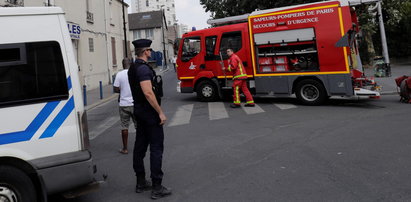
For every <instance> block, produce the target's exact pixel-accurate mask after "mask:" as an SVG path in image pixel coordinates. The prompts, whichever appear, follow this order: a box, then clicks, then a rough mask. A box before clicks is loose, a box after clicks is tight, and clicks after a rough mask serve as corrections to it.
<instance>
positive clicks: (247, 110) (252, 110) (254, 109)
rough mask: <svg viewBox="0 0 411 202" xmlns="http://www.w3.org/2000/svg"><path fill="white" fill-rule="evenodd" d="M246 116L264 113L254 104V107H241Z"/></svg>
mask: <svg viewBox="0 0 411 202" xmlns="http://www.w3.org/2000/svg"><path fill="white" fill-rule="evenodd" d="M242 108H243V110H244V111H245V113H246V114H248V115H251V114H259V113H263V112H265V111H264V110H263V109H262V108H261V107H260V106H259V105H257V104H255V105H254V107H244V106H243V107H242Z"/></svg>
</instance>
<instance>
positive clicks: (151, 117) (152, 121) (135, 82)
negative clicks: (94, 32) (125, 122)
mask: <svg viewBox="0 0 411 202" xmlns="http://www.w3.org/2000/svg"><path fill="white" fill-rule="evenodd" d="M151 42H152V41H151V40H148V39H139V40H135V41H133V42H132V43H133V45H134V48H135V52H136V56H137V59H136V61H135V62H134V64H133V65H132V67H131V68H130V70H129V71H128V77H129V83H130V88H131V92H132V95H133V99H134V115H135V118H136V121H137V131H136V141H135V144H134V154H133V168H134V172H135V173H136V176H137V185H136V192H137V193H141V192H143V191H146V190H150V188H152V191H151V198H152V199H157V198H161V197H164V196H168V195H170V194H171V190H170V189H168V188H166V187H164V186H162V185H161V182H162V179H163V171H162V170H161V165H162V159H163V148H164V146H163V142H164V131H163V125H164V123H165V122H166V120H167V118H166V116H165V115H164V112H163V110H162V109H161V107H160V95H159V90H162V89H158V85H157V81H156V80H154V78H155V75H156V74H155V71H154V70H153V69H152V68H151V67H150V66H149V65H148V64H147V61H148V59H149V58H150V56H151V51H152V49H151V48H150V45H151ZM155 87H157V88H155ZM149 145H150V171H151V180H152V187H151V185H150V183H149V182H148V181H147V180H146V176H145V169H144V157H145V155H146V152H147V147H148V146H149Z"/></svg>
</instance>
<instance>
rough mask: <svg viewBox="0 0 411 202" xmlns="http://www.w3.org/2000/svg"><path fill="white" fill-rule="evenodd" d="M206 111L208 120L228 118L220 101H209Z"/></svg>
mask: <svg viewBox="0 0 411 202" xmlns="http://www.w3.org/2000/svg"><path fill="white" fill-rule="evenodd" d="M208 112H209V116H210V120H218V119H225V118H228V113H227V110H226V109H225V106H224V103H222V102H209V103H208Z"/></svg>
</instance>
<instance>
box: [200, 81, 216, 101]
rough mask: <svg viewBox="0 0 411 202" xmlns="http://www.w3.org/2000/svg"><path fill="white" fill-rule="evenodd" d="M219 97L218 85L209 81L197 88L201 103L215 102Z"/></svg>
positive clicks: (201, 83)
mask: <svg viewBox="0 0 411 202" xmlns="http://www.w3.org/2000/svg"><path fill="white" fill-rule="evenodd" d="M217 97H218V91H217V87H216V85H215V84H214V83H213V82H212V81H209V80H204V81H201V82H200V83H199V84H198V87H197V99H198V100H200V101H201V102H213V101H216V100H217Z"/></svg>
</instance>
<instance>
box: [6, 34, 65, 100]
mask: <svg viewBox="0 0 411 202" xmlns="http://www.w3.org/2000/svg"><path fill="white" fill-rule="evenodd" d="M0 53H1V54H0V55H1V58H0V107H4V106H7V105H18V104H30V103H36V102H42V101H54V100H62V99H67V98H68V84H67V77H66V73H65V69H64V63H63V57H62V54H61V50H60V45H59V44H58V43H57V42H35V43H21V44H8V45H0Z"/></svg>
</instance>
